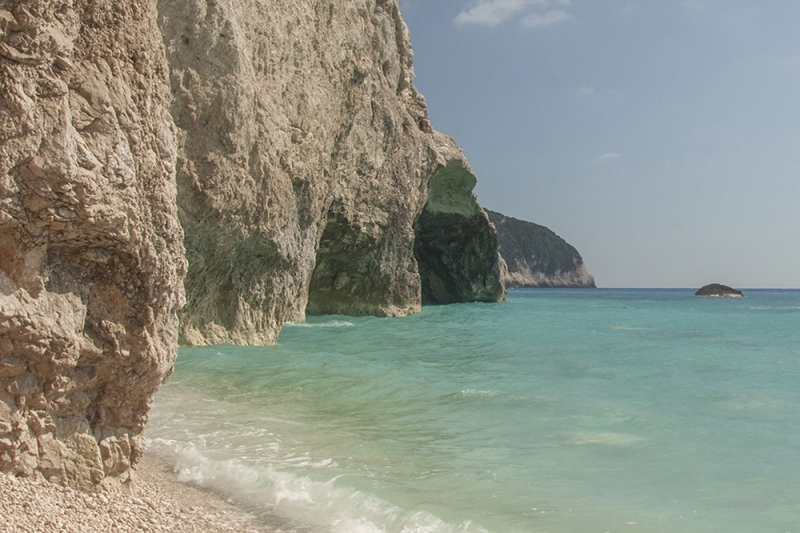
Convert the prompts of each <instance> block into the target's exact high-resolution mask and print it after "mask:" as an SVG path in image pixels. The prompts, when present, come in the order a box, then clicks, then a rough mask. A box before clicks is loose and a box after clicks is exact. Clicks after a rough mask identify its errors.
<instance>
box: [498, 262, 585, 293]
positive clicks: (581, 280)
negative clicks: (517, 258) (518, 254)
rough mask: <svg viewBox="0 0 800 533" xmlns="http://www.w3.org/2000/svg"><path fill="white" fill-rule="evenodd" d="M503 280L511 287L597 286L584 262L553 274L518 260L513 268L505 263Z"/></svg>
mask: <svg viewBox="0 0 800 533" xmlns="http://www.w3.org/2000/svg"><path fill="white" fill-rule="evenodd" d="M503 263H505V260H504V261H503ZM503 280H504V282H505V284H506V287H509V288H534V287H538V288H560V289H569V288H572V289H585V288H589V287H595V281H594V276H593V275H592V273H591V272H589V269H588V268H587V267H586V265H585V264H584V263H581V264H579V265H576V266H575V269H574V270H568V271H566V272H565V271H561V270H557V271H556V272H555V273H553V274H545V273H544V272H542V271H540V270H534V269H532V268H531V267H530V265H528V264H526V263H519V262H517V263H515V268H514V269H513V270H511V269H510V268H509V267H508V266H507V265H505V269H504V271H503Z"/></svg>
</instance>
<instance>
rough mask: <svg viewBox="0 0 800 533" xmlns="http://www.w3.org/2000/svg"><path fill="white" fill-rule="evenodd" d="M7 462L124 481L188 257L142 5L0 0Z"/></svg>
mask: <svg viewBox="0 0 800 533" xmlns="http://www.w3.org/2000/svg"><path fill="white" fill-rule="evenodd" d="M0 22H2V25H1V26H0V71H2V75H0V80H2V81H1V82H0V471H2V472H10V473H14V474H17V475H20V476H30V475H33V474H34V473H35V472H36V471H38V472H40V473H41V474H43V475H44V476H45V477H47V478H48V479H50V480H53V481H59V482H62V483H66V484H69V485H72V486H74V487H78V488H83V489H89V488H92V487H93V486H94V485H95V484H96V483H104V484H105V485H113V484H115V483H117V482H119V481H125V480H127V479H128V476H129V470H130V467H131V465H132V464H134V463H135V462H136V461H138V459H139V457H140V456H141V454H142V452H143V450H144V438H143V437H142V430H143V428H144V424H145V422H146V420H147V411H148V409H149V405H150V401H151V397H152V395H153V393H154V392H155V390H156V389H157V388H158V386H159V385H160V384H161V383H162V382H163V381H164V378H165V376H167V375H168V374H169V372H170V371H171V368H172V364H173V361H174V359H175V355H176V340H177V329H178V320H177V315H176V312H177V310H178V308H179V307H180V306H181V304H182V301H183V289H182V285H181V279H182V277H183V272H184V268H185V266H184V265H185V260H184V258H183V246H182V237H183V232H182V230H181V227H180V224H179V223H178V217H177V209H176V206H175V197H176V192H175V181H174V176H175V174H174V172H175V167H174V165H175V154H176V142H175V137H174V127H173V124H172V120H171V117H170V115H169V111H168V107H169V100H170V95H169V87H168V84H167V65H166V61H165V59H164V51H163V45H162V42H161V36H160V34H159V31H158V27H157V26H156V17H155V9H154V6H153V5H151V3H150V2H149V1H145V0H131V1H128V2H114V3H106V2H99V3H98V2H89V3H86V2H71V1H64V0H28V1H25V2H19V1H10V0H0Z"/></svg>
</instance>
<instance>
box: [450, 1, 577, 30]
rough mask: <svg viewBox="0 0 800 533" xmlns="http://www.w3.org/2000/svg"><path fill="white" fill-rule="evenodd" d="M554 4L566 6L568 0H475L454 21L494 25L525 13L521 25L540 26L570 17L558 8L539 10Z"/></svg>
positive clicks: (457, 22) (462, 24) (465, 23)
mask: <svg viewBox="0 0 800 533" xmlns="http://www.w3.org/2000/svg"><path fill="white" fill-rule="evenodd" d="M556 5H557V6H568V5H570V0H477V2H475V3H473V4H472V7H470V8H469V9H466V10H464V11H462V12H461V13H459V14H458V16H457V17H456V20H455V23H456V25H457V26H466V25H478V26H489V27H494V26H497V25H498V24H500V23H501V22H503V21H505V20H507V19H509V18H511V17H514V16H517V15H525V14H526V13H527V16H524V18H522V25H523V26H527V27H531V28H541V27H545V26H550V25H552V24H556V23H558V22H561V21H562V20H566V19H568V18H571V15H570V14H569V13H567V12H566V11H563V10H560V9H551V10H548V11H544V12H541V10H547V8H548V7H550V6H556Z"/></svg>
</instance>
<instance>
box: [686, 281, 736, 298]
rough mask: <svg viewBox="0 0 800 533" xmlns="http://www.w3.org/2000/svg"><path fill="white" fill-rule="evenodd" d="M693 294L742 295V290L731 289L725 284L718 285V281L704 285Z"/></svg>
mask: <svg viewBox="0 0 800 533" xmlns="http://www.w3.org/2000/svg"><path fill="white" fill-rule="evenodd" d="M694 295H695V296H724V297H742V296H744V294H742V291H737V290H736V289H732V288H731V287H728V286H727V285H720V284H719V283H712V284H710V285H706V286H704V287H702V288H701V289H700V290H698V291H697V292H696V293H694Z"/></svg>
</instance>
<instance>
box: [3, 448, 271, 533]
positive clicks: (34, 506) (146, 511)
mask: <svg viewBox="0 0 800 533" xmlns="http://www.w3.org/2000/svg"><path fill="white" fill-rule="evenodd" d="M0 509H2V520H1V521H0V532H3V533H6V532H7V533H12V532H13V533H34V532H47V533H56V532H59V533H63V532H70V533H71V532H81V533H84V532H87V533H89V532H101V531H102V532H106V533H107V532H109V531H114V532H134V531H135V532H141V531H153V532H156V531H165V532H166V531H170V532H187V533H189V532H203V533H234V532H235V533H267V532H273V531H274V530H273V529H268V528H266V527H265V526H263V525H262V524H261V523H259V520H258V519H257V518H256V517H255V516H254V515H252V514H249V513H247V512H245V511H242V510H241V509H239V508H237V507H234V506H233V505H231V504H230V503H228V502H227V501H225V500H224V499H222V498H220V497H219V496H217V495H216V494H213V493H211V492H207V491H204V490H201V489H198V488H195V487H193V486H191V485H186V484H184V483H180V482H178V481H177V479H176V478H175V474H174V473H173V472H172V470H171V469H170V468H169V467H168V466H166V465H165V464H163V463H161V462H160V461H159V460H158V459H156V458H154V457H152V456H150V455H147V454H146V455H145V457H144V459H143V460H142V461H141V463H139V465H138V466H137V469H136V477H135V479H134V482H133V486H132V487H131V489H130V491H127V492H98V493H94V494H84V493H82V492H79V491H76V490H73V489H70V488H67V487H61V486H59V485H55V484H53V483H50V482H48V481H45V480H43V479H33V478H17V477H14V476H10V475H7V474H0Z"/></svg>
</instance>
